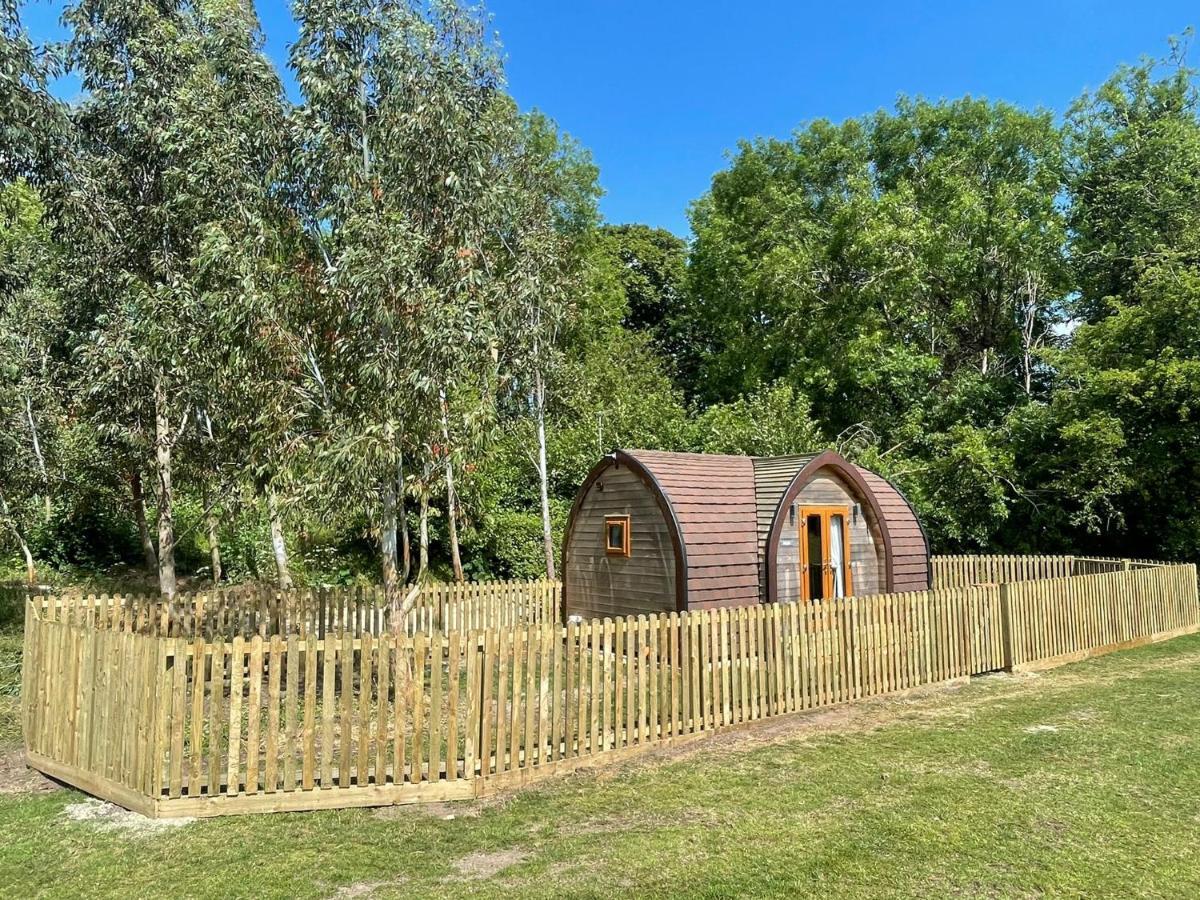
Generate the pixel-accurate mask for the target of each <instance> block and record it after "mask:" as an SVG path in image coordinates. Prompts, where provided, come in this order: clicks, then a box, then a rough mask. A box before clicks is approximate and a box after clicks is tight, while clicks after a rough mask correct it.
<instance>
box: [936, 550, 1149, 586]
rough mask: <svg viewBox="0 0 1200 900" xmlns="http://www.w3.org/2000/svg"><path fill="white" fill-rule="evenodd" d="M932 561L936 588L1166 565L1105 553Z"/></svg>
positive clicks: (955, 557)
mask: <svg viewBox="0 0 1200 900" xmlns="http://www.w3.org/2000/svg"><path fill="white" fill-rule="evenodd" d="M930 562H931V566H932V570H933V587H934V589H938V588H953V587H970V586H971V585H976V584H1011V583H1013V582H1018V581H1036V580H1038V579H1043V578H1070V577H1073V576H1076V575H1103V574H1105V573H1107V572H1123V571H1129V570H1132V569H1145V568H1154V567H1157V566H1164V565H1167V563H1163V562H1156V561H1154V560H1148V559H1117V558H1114V557H1103V556H934V557H931V559H930Z"/></svg>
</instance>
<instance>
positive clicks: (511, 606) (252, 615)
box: [14, 579, 562, 639]
mask: <svg viewBox="0 0 1200 900" xmlns="http://www.w3.org/2000/svg"><path fill="white" fill-rule="evenodd" d="M14 593H16V594H17V595H18V596H20V597H21V598H22V599H23V598H24V597H25V596H29V595H30V592H29V591H28V590H26V589H20V590H19V591H14ZM32 596H33V597H34V599H35V602H37V603H40V604H41V606H42V607H43V608H45V607H47V606H51V605H54V606H57V607H61V608H63V609H65V610H68V611H69V613H70V614H71V615H73V616H76V617H84V618H86V619H87V620H88V621H89V622H90V623H91V624H92V625H93V627H96V628H103V629H114V630H117V631H128V632H133V633H137V634H151V635H158V636H163V637H179V636H188V637H190V636H193V635H196V634H202V635H204V636H206V637H209V638H221V637H223V638H225V639H232V638H233V637H234V636H235V635H241V636H242V637H244V638H246V639H249V638H250V637H251V636H253V635H255V634H257V635H260V636H262V637H268V636H270V635H275V634H279V635H289V634H296V635H299V636H300V637H302V638H303V637H306V636H308V635H309V634H315V635H316V636H317V637H318V638H324V637H325V635H326V634H327V633H330V634H338V635H340V634H342V633H344V632H350V633H352V634H353V635H354V636H356V637H360V636H362V635H363V634H382V633H384V632H385V631H389V630H391V609H390V604H389V602H388V599H387V597H386V596H385V593H384V590H383V588H382V587H379V586H375V587H363V586H356V587H346V588H337V587H318V588H303V589H295V590H289V591H281V590H276V589H271V588H266V587H262V586H254V587H237V588H230V589H228V590H218V591H199V592H195V593H187V594H179V595H177V596H176V597H174V598H173V599H170V600H168V599H165V598H162V597H158V596H154V595H133V594H88V593H80V592H74V591H55V590H52V589H39V590H36V591H34V592H33V593H32ZM561 605H562V584H561V582H558V581H549V580H545V579H543V580H540V581H486V582H465V583H462V584H445V583H438V582H430V583H429V584H426V585H423V586H422V587H421V589H420V593H419V594H418V595H417V597H416V601H415V603H414V604H413V606H412V608H411V610H410V611H409V613H408V614H407V616H406V617H405V622H404V628H403V629H402V630H403V631H405V632H406V633H407V634H410V635H411V634H415V633H417V632H418V631H421V632H424V633H426V634H430V633H432V632H434V631H443V632H445V631H463V630H467V629H471V628H502V627H506V626H510V625H540V624H543V623H547V622H558V621H559V619H560V614H561Z"/></svg>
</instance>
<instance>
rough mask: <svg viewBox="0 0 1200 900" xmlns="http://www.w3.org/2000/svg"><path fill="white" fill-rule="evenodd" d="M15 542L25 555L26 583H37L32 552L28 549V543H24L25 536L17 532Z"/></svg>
mask: <svg viewBox="0 0 1200 900" xmlns="http://www.w3.org/2000/svg"><path fill="white" fill-rule="evenodd" d="M17 543H18V544H20V545H21V553H22V555H24V557H25V581H26V583H27V584H37V565H36V564H35V563H34V561H33V553H32V552H30V550H29V545H28V544H27V543H25V538H23V537H21V533H20V532H17Z"/></svg>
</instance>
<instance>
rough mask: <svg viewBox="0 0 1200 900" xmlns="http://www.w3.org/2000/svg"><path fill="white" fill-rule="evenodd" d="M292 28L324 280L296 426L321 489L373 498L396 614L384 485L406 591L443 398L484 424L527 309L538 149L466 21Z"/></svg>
mask: <svg viewBox="0 0 1200 900" xmlns="http://www.w3.org/2000/svg"><path fill="white" fill-rule="evenodd" d="M297 18H298V20H299V23H300V39H299V40H298V41H297V43H296V45H295V46H294V48H293V52H292V66H293V68H294V69H295V71H296V75H297V81H298V82H299V84H300V87H301V90H302V91H303V93H304V105H303V106H302V107H301V109H300V110H299V111H298V115H297V130H298V141H299V145H300V146H301V147H302V148H303V159H304V171H305V173H306V177H307V179H308V181H307V182H306V184H305V186H304V190H303V193H302V196H303V197H304V198H305V205H304V209H303V218H304V220H305V221H306V223H307V226H308V231H309V235H310V239H311V241H312V243H313V245H314V246H315V247H316V249H317V252H318V254H319V259H320V261H321V265H322V268H323V272H322V275H321V284H320V287H319V289H318V291H317V292H316V294H315V299H317V300H318V301H319V302H318V303H316V304H314V305H313V311H312V313H311V315H312V318H311V319H310V320H308V321H305V322H300V323H298V327H297V329H296V330H297V332H298V333H301V334H303V335H305V340H306V341H308V344H307V345H306V347H305V351H304V356H305V358H306V359H307V360H309V361H310V364H309V365H307V366H306V367H305V370H306V376H305V377H306V390H307V391H308V392H309V394H310V395H311V396H312V398H313V402H312V408H313V412H312V416H313V418H314V422H315V424H314V426H313V429H312V430H313V432H314V433H316V434H319V435H320V436H321V439H320V440H321V448H320V450H319V453H320V455H321V456H322V458H323V459H324V460H325V461H326V463H327V465H328V466H329V468H330V469H333V470H335V471H337V472H339V473H340V474H339V475H338V476H335V477H340V478H344V479H346V480H348V481H350V482H352V483H355V484H357V485H364V484H365V485H372V486H374V487H373V489H372V491H371V494H372V503H371V510H372V515H373V516H374V517H375V519H376V523H377V530H378V533H379V535H380V551H381V556H382V557H383V565H382V570H383V573H384V581H385V589H386V590H387V591H388V593H389V595H390V596H391V597H392V598H393V603H394V604H396V603H400V602H401V598H400V597H399V591H398V587H399V586H398V583H397V582H398V579H397V578H396V573H397V572H398V568H399V567H398V566H397V565H396V562H395V559H394V555H395V539H394V535H395V533H396V530H397V529H396V521H395V518H394V517H395V511H396V510H397V509H398V507H399V505H400V504H399V503H398V499H399V496H402V491H403V484H402V483H400V484H398V482H400V479H399V477H398V473H399V472H400V471H401V468H402V466H403V470H404V471H405V472H406V473H408V474H407V480H408V484H409V486H410V487H411V489H412V490H413V491H414V492H415V494H416V497H417V500H418V505H419V517H420V549H419V560H420V562H419V568H418V573H417V578H418V581H420V580H424V579H425V578H426V577H428V571H427V567H428V558H429V518H430V515H431V495H432V493H433V490H434V486H435V482H443V483H445V484H446V486H447V491H448V500H450V502H451V507H452V508H451V510H450V514H451V516H455V515H456V510H455V509H454V508H453V506H454V501H453V484H452V482H453V477H454V474H453V468H452V467H453V466H454V459H455V454H454V453H453V452H452V451H451V448H450V447H447V446H446V444H447V443H448V440H447V439H448V438H449V439H450V441H449V442H452V441H453V433H452V432H453V431H455V430H456V429H451V428H450V427H449V425H450V423H449V420H448V419H447V420H445V425H446V427H445V428H443V421H444V420H443V415H442V413H443V406H442V404H443V398H444V397H447V398H455V397H460V396H471V397H474V398H475V399H476V401H477V406H476V408H474V409H471V410H468V411H467V417H468V418H469V419H470V420H471V421H472V422H474V423H480V422H483V421H485V420H487V419H488V418H489V417H490V416H491V412H490V409H491V406H492V403H493V400H494V396H495V392H496V378H497V374H496V373H497V365H498V362H497V361H498V359H499V356H500V352H501V349H500V348H501V344H502V342H503V341H504V333H505V329H509V328H512V327H513V323H514V322H515V321H517V320H518V319H519V318H520V315H521V312H520V310H523V309H526V308H527V306H526V305H527V304H528V301H529V297H530V294H529V291H528V286H529V285H530V284H532V282H531V280H530V278H529V272H530V271H532V269H531V268H530V262H531V261H532V260H533V258H534V257H533V254H534V252H535V250H537V249H538V248H543V249H544V246H545V245H544V244H537V245H535V244H534V243H533V242H532V240H531V236H532V235H534V234H537V233H542V226H541V225H540V224H539V223H540V222H541V221H542V220H541V219H537V220H535V219H534V218H531V217H532V216H536V215H539V213H538V208H537V205H536V203H535V204H532V205H531V202H530V199H529V197H530V194H529V192H530V190H531V188H532V187H537V188H538V189H539V191H540V192H541V194H540V195H544V194H545V189H544V187H542V186H538V185H534V183H533V182H532V181H531V177H530V176H531V172H532V170H533V168H534V167H535V165H536V162H537V159H538V157H537V156H536V155H535V154H533V153H531V152H530V151H531V148H532V147H534V146H535V144H536V142H533V141H530V140H529V139H528V138H529V137H530V132H529V131H528V130H527V128H526V125H525V124H524V123H523V120H522V119H521V117H519V116H518V115H517V113H516V110H515V107H514V105H513V104H512V102H511V101H510V100H509V99H508V98H507V97H506V96H505V95H504V93H503V89H502V88H503V81H502V70H501V66H500V61H499V57H498V55H497V53H496V49H495V47H494V46H493V44H492V43H491V42H490V41H489V40H488V38H487V37H486V23H485V21H484V19H483V18H482V17H481V15H480V13H479V12H478V11H477V10H473V9H465V8H463V7H462V6H460V5H459V4H458V3H456V2H448V0H439V2H433V3H429V4H425V3H415V2H412V3H410V2H394V3H384V4H381V5H366V4H358V5H355V4H348V5H340V6H331V5H329V4H327V3H324V2H303V3H301V4H300V5H299V7H298V15H297ZM539 265H540V263H539ZM554 268H555V266H554V265H553V264H551V265H550V266H549V269H550V270H553V269H554ZM543 284H544V282H543ZM478 427H479V426H478V425H477V424H476V425H472V426H471V430H475V429H477V428H478ZM406 452H407V454H408V455H409V456H410V457H414V458H410V459H406V458H405V454H406ZM413 596H415V595H414V594H413V593H412V592H409V595H408V599H405V600H403V602H411V598H412V597H413Z"/></svg>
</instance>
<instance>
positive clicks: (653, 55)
mask: <svg viewBox="0 0 1200 900" xmlns="http://www.w3.org/2000/svg"><path fill="white" fill-rule="evenodd" d="M488 6H489V8H490V10H491V11H492V13H493V16H494V20H495V27H496V29H497V30H498V31H499V32H500V37H501V41H502V42H503V44H504V47H505V52H506V55H507V57H508V78H509V85H510V89H511V91H512V93H513V94H514V96H515V97H516V98H517V101H518V102H519V103H520V104H521V105H522V106H523V107H525V108H528V107H533V106H536V107H538V108H539V109H541V110H543V111H544V112H546V113H548V114H549V115H551V116H552V117H554V118H555V119H556V120H557V121H558V122H559V124H560V126H561V127H562V128H564V129H565V130H567V131H569V132H570V133H571V134H573V135H575V137H576V138H578V139H579V140H580V141H581V142H582V143H583V144H584V145H585V146H587V147H588V148H590V149H591V151H592V153H593V154H594V155H595V158H596V161H597V163H598V164H599V166H600V175H601V182H602V184H603V186H604V188H605V190H606V196H605V197H604V200H603V201H602V210H603V212H604V215H605V217H606V218H607V219H608V221H610V222H645V223H648V224H650V225H656V226H661V227H664V228H669V229H671V230H672V231H674V232H676V233H677V234H680V235H686V234H687V233H688V224H687V207H688V204H689V203H690V202H691V201H692V200H694V199H696V198H697V197H699V196H700V195H701V194H702V193H703V192H704V191H705V190H706V189H707V187H708V185H709V182H710V179H711V178H712V175H713V173H714V172H716V171H717V170H719V169H720V168H722V166H723V164H724V154H725V153H726V151H728V150H729V149H731V148H733V147H734V146H735V145H736V143H737V141H738V140H739V139H741V138H750V137H756V136H780V137H786V136H787V135H788V134H790V133H791V131H792V130H793V129H794V128H795V127H796V126H797V125H798V124H800V123H802V122H804V121H807V120H809V119H814V118H822V117H824V118H830V119H833V120H840V119H844V118H847V117H850V116H857V115H861V114H863V113H868V112H872V111H874V110H876V109H878V108H880V107H887V106H891V105H892V104H893V102H894V101H895V99H896V97H897V96H898V95H899V94H902V93H904V94H920V95H924V96H926V97H930V98H939V97H957V96H961V95H963V94H973V95H976V96H985V97H989V98H993V99H1003V100H1008V101H1011V102H1014V103H1018V104H1021V105H1026V106H1044V107H1047V108H1049V109H1052V110H1054V111H1056V112H1062V111H1063V110H1064V109H1065V108H1066V107H1067V106H1068V105H1069V104H1070V102H1071V101H1072V100H1073V99H1074V98H1075V97H1076V96H1078V94H1079V93H1080V91H1081V90H1083V89H1084V88H1085V87H1095V86H1096V85H1098V84H1100V83H1101V82H1102V81H1103V80H1104V79H1105V78H1106V77H1107V76H1108V75H1109V73H1110V72H1112V70H1113V69H1114V67H1115V66H1116V65H1117V64H1118V63H1121V62H1134V61H1136V60H1137V59H1138V58H1139V57H1140V56H1142V55H1154V56H1161V55H1162V54H1163V53H1165V52H1166V47H1167V37H1168V36H1169V35H1172V34H1179V33H1181V32H1182V31H1183V29H1184V28H1186V27H1187V26H1188V25H1191V24H1200V21H1198V20H1200V8H1198V7H1197V6H1196V5H1195V4H1194V3H1186V4H1185V3H1183V2H1178V0H1151V2H1148V3H1134V2H1128V0H1127V2H1088V0H1040V2H1037V0H1034V2H1029V0H1011V2H1003V3H977V2H970V0H958V2H937V3H897V2H895V0H891V2H875V0H872V2H859V3H847V2H840V3H839V2H821V3H806V2H795V0H793V2H788V0H769V2H768V0H760V2H753V0H752V2H742V3H719V2H715V0H691V2H682V0H642V2H630V0H606V2H602V0H491V2H490V3H489V4H488ZM258 9H259V15H260V17H261V18H262V22H263V27H264V29H265V31H266V33H267V40H268V51H269V52H270V54H271V56H272V57H273V58H274V59H275V60H276V61H277V62H279V64H280V67H281V68H282V67H283V61H284V60H285V59H286V48H287V45H288V43H289V42H290V41H291V40H293V39H294V37H295V34H296V29H295V24H294V23H293V22H292V20H291V16H290V15H289V12H288V5H287V3H284V2H278V0H259V2H258ZM60 10H61V2H60V0H55V2H49V3H48V2H45V0H37V2H34V3H33V4H32V5H31V6H30V7H28V8H27V9H26V11H25V19H26V22H27V24H28V26H29V28H30V30H31V31H32V32H33V34H34V36H35V37H37V38H51V37H60V36H61V30H60V29H59V28H58V27H57V19H58V16H59V13H60ZM1197 57H1200V48H1197V50H1196V52H1195V53H1194V54H1193V58H1197ZM63 92H64V93H67V94H69V93H70V92H71V88H70V86H68V85H64V87H63Z"/></svg>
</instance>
